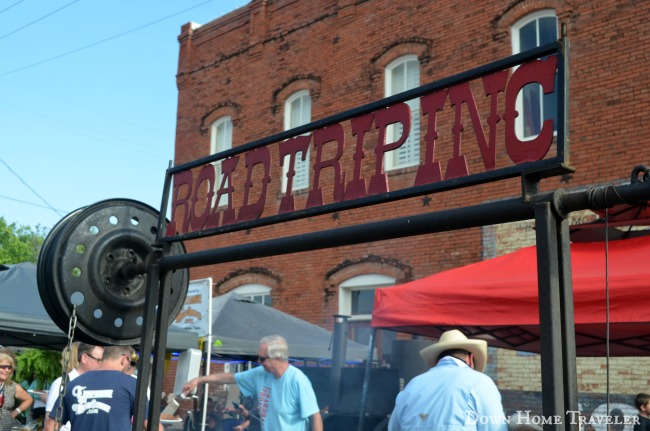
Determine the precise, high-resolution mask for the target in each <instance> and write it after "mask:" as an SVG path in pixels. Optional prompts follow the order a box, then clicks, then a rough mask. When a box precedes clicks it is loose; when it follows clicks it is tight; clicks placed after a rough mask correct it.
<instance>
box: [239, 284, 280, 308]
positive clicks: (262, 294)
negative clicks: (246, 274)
mask: <svg viewBox="0 0 650 431" xmlns="http://www.w3.org/2000/svg"><path fill="white" fill-rule="evenodd" d="M233 292H235V293H237V294H239V295H241V296H245V297H246V298H248V299H250V300H251V301H255V302H259V303H260V304H264V305H268V306H269V307H271V306H272V305H273V304H272V303H271V288H270V287H268V286H265V285H263V284H253V283H251V284H243V285H241V286H239V287H237V288H236V289H233Z"/></svg>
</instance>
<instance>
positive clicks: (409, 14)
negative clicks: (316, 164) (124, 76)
mask: <svg viewBox="0 0 650 431" xmlns="http://www.w3.org/2000/svg"><path fill="white" fill-rule="evenodd" d="M649 16H650V2H646V1H618V0H617V1H615V0H605V1H602V2H596V3H593V2H578V1H562V0H522V1H498V0H482V1H478V0H467V1H464V2H461V3H458V2H455V1H438V2H432V1H429V0H390V1H389V0H321V1H305V0H303V1H298V0H252V1H251V2H250V3H249V4H248V5H246V6H245V7H242V8H240V9H238V10H235V11H233V12H231V13H229V14H227V15H226V16H223V17H220V18H217V19H215V20H214V21H212V22H210V23H205V24H203V25H196V24H194V23H189V24H187V25H185V26H184V27H183V28H182V31H181V34H180V36H179V43H180V55H179V66H178V76H177V84H178V91H179V101H178V117H177V131H176V133H177V135H176V156H175V164H176V165H180V164H183V163H186V162H189V161H193V160H196V159H200V158H203V157H206V156H208V155H210V154H214V153H218V152H220V151H224V150H228V149H229V148H232V147H237V146H240V145H243V144H246V143H249V142H252V141H255V140H258V139H261V138H264V137H266V136H270V135H274V134H277V133H280V132H282V131H283V130H288V129H291V128H294V127H297V126H300V125H303V124H307V123H309V122H311V121H315V120H318V119H322V118H325V117H328V116H331V115H334V114H337V113H339V112H342V111H345V110H349V109H352V108H354V107H357V106H361V105H364V104H367V103H370V102H373V101H376V100H379V99H382V98H384V97H386V96H390V95H393V94H397V93H400V92H402V91H405V90H408V89H410V88H414V87H416V86H419V85H423V84H426V83H430V82H434V81H437V80H440V79H442V78H445V77H448V76H452V75H455V74H457V73H460V72H462V71H466V70H469V69H472V68H475V67H478V66H481V65H483V64H487V63H490V62H493V61H495V60H498V59H502V58H505V57H508V56H510V55H512V54H513V53H518V52H520V51H523V50H526V49H529V48H531V47H535V46H538V45H539V44H542V43H546V42H549V41H552V40H555V39H556V38H557V37H558V35H559V33H560V31H561V30H560V29H561V28H562V26H564V27H565V28H566V34H567V37H568V39H569V41H570V43H571V55H570V106H569V110H570V137H571V165H572V166H573V167H575V173H571V174H566V175H563V176H559V177H552V178H548V179H545V180H543V181H542V183H541V186H542V188H543V189H544V190H554V189H557V188H566V189H569V190H581V189H584V188H586V187H588V186H593V185H600V184H611V183H616V184H618V183H624V182H629V174H630V171H631V169H632V167H634V166H635V165H637V164H640V163H644V162H647V161H648V156H649V155H650V151H649V150H648V149H647V146H646V140H647V137H646V136H645V133H646V132H647V131H648V130H649V129H650V126H649V125H648V124H649V123H648V121H646V120H647V118H648V114H647V113H648V111H649V108H650V90H649V88H650V85H649V84H650V77H649V74H648V73H647V66H646V65H647V64H648V61H650V49H648V44H649V42H650V23H649V20H648V17H649ZM475 94H478V93H475ZM523 98H524V99H525V101H524V103H525V104H526V106H527V108H522V110H523V111H524V114H523V115H522V118H521V119H520V121H518V123H517V126H516V127H517V133H518V134H519V136H521V137H523V138H526V137H530V136H535V134H536V133H538V132H539V128H540V125H541V121H542V120H543V119H545V118H549V117H550V116H551V117H552V116H553V115H554V113H553V110H552V109H551V110H549V109H548V108H549V106H552V105H551V101H549V100H547V99H546V98H544V97H539V86H537V87H534V88H531V89H530V90H529V91H528V92H526V95H525V96H524V97H523ZM478 99H480V97H478V96H477V103H479V105H480V106H482V107H485V103H487V102H486V101H485V100H478ZM409 106H410V107H411V109H412V112H413V117H412V121H413V122H412V130H413V131H414V132H413V133H412V134H411V135H410V137H409V140H408V141H407V142H406V143H405V144H404V145H403V146H402V147H400V149H399V151H395V152H394V153H396V154H391V155H390V156H388V157H387V158H386V160H385V170H386V173H387V175H388V181H389V183H390V184H391V187H395V188H400V187H405V185H407V184H412V183H413V178H414V176H415V175H416V172H417V167H418V165H419V163H420V160H421V158H422V157H423V153H424V146H423V144H422V138H423V136H419V132H421V131H422V130H424V121H423V123H422V124H420V117H421V115H422V113H421V112H419V107H418V104H417V103H416V102H409ZM451 112H452V111H448V112H447V113H446V114H445V113H444V112H443V113H442V114H441V115H440V116H439V118H438V121H439V125H438V131H439V132H440V137H439V143H438V147H437V148H436V151H437V153H438V160H443V161H444V160H447V159H448V158H450V157H451V152H452V142H453V137H452V131H451V129H452V124H453V115H452V114H451ZM481 112H487V109H483V111H481ZM466 121H467V123H466V124H467V127H469V119H467V120H466ZM389 133H395V134H397V133H399V131H398V130H391V131H389ZM423 134H424V133H422V135H423ZM369 136H372V132H371V133H370V134H369ZM463 138H464V139H463V144H464V149H467V150H466V151H467V154H466V155H467V157H468V164H469V167H470V170H472V169H480V168H479V167H478V166H479V165H480V163H481V159H480V156H479V155H478V153H477V154H474V153H473V152H478V150H477V145H476V142H475V140H474V141H473V139H475V138H473V137H472V136H471V133H466V134H465V135H464V136H463ZM497 142H501V141H498V140H497ZM311 157H313V155H312V156H311ZM503 157H504V156H501V155H500V156H498V159H497V164H501V163H503V162H504V161H503V160H501V159H499V158H503ZM216 169H217V174H219V172H220V171H219V169H220V168H219V167H217V168H216ZM364 169H368V170H370V169H371V167H364ZM309 175H310V173H309V172H308V170H307V169H306V168H305V167H304V166H303V165H300V164H298V166H297V168H296V176H295V177H294V184H293V193H294V195H295V199H296V207H298V208H303V207H304V206H305V200H306V199H307V195H308V193H307V192H308V190H309V184H310V178H309ZM443 175H444V163H443ZM368 176H370V175H368ZM283 181H286V177H285V180H283V179H280V178H273V181H271V183H270V185H269V196H273V197H274V199H270V200H267V203H266V205H267V206H272V207H277V206H278V205H279V204H280V203H279V202H280V200H281V198H282V196H283V192H282V191H283V190H284V188H285V187H286V185H285V184H284V183H283ZM324 182H325V183H327V181H324ZM330 183H332V181H331V180H330ZM328 191H329V192H330V193H331V190H328ZM520 195H521V183H520V180H518V179H514V180H505V181H500V182H498V183H493V184H487V185H481V186H476V187H472V188H470V189H459V190H454V191H448V192H444V193H437V194H432V195H428V196H425V197H419V198H412V199H407V200H404V201H400V202H398V203H388V204H382V205H379V206H372V207H367V208H359V209H354V210H350V211H345V212H341V213H334V214H330V215H320V216H314V217H309V218H305V219H301V220H295V221H292V222H289V223H280V224H276V225H272V226H266V227H261V228H255V229H252V230H246V231H242V232H233V233H227V234H224V235H218V236H213V237H207V238H202V239H196V240H191V241H187V242H186V247H187V248H188V250H189V251H197V250H206V249H213V248H217V247H222V246H224V245H234V244H243V243H250V242H256V241H261V240H266V239H271V238H280V237H284V236H287V235H297V234H301V233H307V232H313V231H321V230H326V229H333V228H337V227H342V226H354V225H357V224H359V223H361V222H366V221H372V220H384V219H387V218H394V217H401V216H408V215H416V214H420V213H423V212H432V211H438V210H443V209H449V208H460V207H464V206H468V205H475V204H480V203H486V202H490V201H494V200H498V199H503V198H512V197H517V196H520ZM219 204H220V205H221V204H222V203H221V202H219ZM581 217H584V218H587V219H588V218H589V217H591V215H590V214H582V215H581ZM533 242H534V225H533V223H518V224H509V225H503V226H498V227H494V226H491V227H484V228H472V229H464V230H462V231H453V232H444V233H438V234H431V235H422V236H416V237H412V238H401V239H395V240H388V241H380V242H373V243H366V244H358V245H353V246H344V247H338V248H331V249H325V250H320V251H314V252H305V253H297V254H288V255H280V256H275V257H272V258H255V259H250V260H245V261H239V262H232V263H225V264H220V265H210V266H202V267H196V268H192V269H191V279H199V278H206V277H211V278H212V279H213V282H214V285H213V295H215V296H216V295H220V294H224V293H227V292H230V291H233V290H235V291H238V292H240V293H242V294H246V295H250V296H252V297H255V298H256V299H257V300H260V301H265V302H266V303H267V304H272V306H273V307H276V308H278V309H280V310H282V311H285V312H287V313H290V314H292V315H294V316H296V317H299V318H301V319H304V320H307V321H310V322H312V323H315V324H318V325H321V326H323V327H325V328H328V329H331V328H332V324H333V319H332V315H335V314H345V315H351V316H352V317H351V319H350V322H351V336H352V337H353V338H354V339H356V340H357V341H359V342H363V343H365V341H366V340H367V337H368V333H369V329H368V326H369V313H370V310H371V300H372V292H373V289H375V288H378V287H382V286H388V285H393V284H399V283H402V282H405V281H410V280H414V279H417V278H421V277H424V276H427V275H430V274H433V273H436V272H439V271H444V270H447V269H451V268H455V267H458V266H462V265H466V264H469V263H472V262H476V261H479V260H481V259H484V258H487V257H492V256H494V255H499V254H503V253H507V252H510V251H512V250H514V249H517V248H519V247H522V246H525V245H530V244H532V243H533ZM395 337H396V335H395V334H394V333H391V332H389V331H383V332H382V333H380V336H379V339H378V345H379V348H380V349H381V352H382V355H383V359H384V360H386V361H388V362H389V361H390V355H391V341H392V340H393V339H394V338H395ZM620 361H621V362H619V363H620V364H623V365H620V366H619V367H618V368H616V369H617V370H619V371H616V373H615V374H614V375H612V388H611V389H610V391H611V392H612V394H614V396H615V397H618V398H616V399H618V400H620V401H621V402H625V403H628V404H632V398H633V396H634V394H636V393H637V392H640V391H648V388H647V387H648V383H649V381H648V377H647V376H648V371H650V370H649V368H648V365H649V364H647V362H645V361H642V362H641V364H642V366H641V367H639V366H635V367H631V366H629V363H628V364H627V365H626V363H625V360H620ZM636 361H637V362H638V359H637V360H636ZM602 368H603V362H602V361H601V360H582V359H581V360H580V361H579V374H580V382H579V385H580V391H581V402H583V405H584V406H585V408H587V409H591V410H593V409H594V408H595V407H596V406H597V405H598V404H600V403H602V402H604V399H605V398H604V395H603V393H604V392H605V391H604V389H603V386H602V380H599V379H600V378H602V375H601V376H600V377H598V378H595V377H593V376H594V375H596V374H600V373H601V372H602ZM522 370H523V371H522ZM489 372H490V373H491V375H492V377H493V378H494V379H495V381H497V383H498V384H499V386H500V388H501V390H502V391H503V392H504V394H505V395H504V400H505V402H506V409H507V410H510V411H512V410H514V409H515V408H522V407H523V408H532V409H533V410H536V411H539V409H540V407H541V406H540V405H539V400H540V398H539V394H538V391H539V388H540V386H539V382H538V379H535V378H532V379H531V377H530V376H531V374H532V375H535V373H537V375H539V358H538V357H537V356H536V355H532V356H531V355H521V354H518V353H515V352H509V351H497V350H494V349H493V350H492V351H491V364H490V368H489ZM637 372H638V373H637ZM633 373H634V374H633ZM517 403H519V404H517Z"/></svg>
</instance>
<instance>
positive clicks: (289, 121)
mask: <svg viewBox="0 0 650 431" xmlns="http://www.w3.org/2000/svg"><path fill="white" fill-rule="evenodd" d="M310 122H311V97H310V96H309V91H307V90H301V91H297V92H295V93H293V94H292V95H291V96H289V97H288V98H287V100H286V101H285V102H284V130H290V129H293V128H295V127H298V126H302V125H305V124H308V123H310ZM288 158H289V156H287V157H286V160H285V161H284V164H283V171H282V173H283V175H282V189H283V190H286V187H287V171H288V167H289V161H288ZM295 170H296V175H295V176H294V177H293V187H292V191H293V190H302V189H306V188H308V187H309V151H307V154H306V155H305V160H302V153H298V154H297V155H296V165H295Z"/></svg>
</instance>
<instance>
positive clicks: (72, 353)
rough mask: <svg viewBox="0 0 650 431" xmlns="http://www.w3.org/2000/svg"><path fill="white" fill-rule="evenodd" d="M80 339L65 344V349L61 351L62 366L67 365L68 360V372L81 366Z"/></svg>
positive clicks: (66, 370)
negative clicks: (79, 355) (68, 344)
mask: <svg viewBox="0 0 650 431" xmlns="http://www.w3.org/2000/svg"><path fill="white" fill-rule="evenodd" d="M78 352H79V341H74V342H72V344H71V345H70V346H65V347H64V348H63V351H61V367H63V366H65V362H66V361H67V362H68V366H67V368H66V369H65V372H66V373H69V372H70V371H72V370H74V369H75V368H77V367H78V366H79V358H78V354H79V353H78Z"/></svg>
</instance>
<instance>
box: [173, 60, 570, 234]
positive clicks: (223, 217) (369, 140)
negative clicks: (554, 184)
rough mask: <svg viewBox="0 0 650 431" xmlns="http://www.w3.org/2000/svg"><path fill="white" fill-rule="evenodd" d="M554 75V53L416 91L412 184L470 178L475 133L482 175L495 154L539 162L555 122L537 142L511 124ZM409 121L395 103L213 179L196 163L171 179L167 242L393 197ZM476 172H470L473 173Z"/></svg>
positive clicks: (231, 165)
mask: <svg viewBox="0 0 650 431" xmlns="http://www.w3.org/2000/svg"><path fill="white" fill-rule="evenodd" d="M557 69H558V55H549V56H547V57H546V58H545V59H532V60H530V61H528V62H524V63H521V64H519V65H518V67H517V68H516V69H514V70H513V69H511V68H508V69H504V70H491V71H489V73H485V74H483V75H481V76H479V77H478V78H475V82H474V81H461V82H455V83H453V85H449V86H448V87H446V88H439V87H437V88H434V90H432V91H429V92H426V93H423V94H418V96H417V97H418V99H417V101H418V104H419V110H420V115H421V117H422V118H421V122H420V123H421V124H420V126H419V127H420V132H421V135H422V139H421V141H422V142H421V145H420V147H421V149H422V150H423V151H421V154H420V164H419V165H418V166H417V167H416V169H414V172H415V175H413V177H412V178H413V183H412V187H425V188H426V187H429V186H431V185H436V184H440V185H444V184H445V182H447V181H451V180H456V181H458V179H466V178H469V177H471V176H472V175H474V174H476V173H481V172H470V168H469V167H468V159H467V148H466V145H467V144H465V143H464V142H463V137H464V134H467V133H472V134H471V135H467V136H466V137H470V138H471V139H470V141H469V142H471V143H472V145H473V146H474V147H473V148H474V149H476V153H477V154H479V155H480V162H482V163H480V164H481V165H482V168H481V169H482V173H483V174H484V176H485V173H490V172H492V171H498V170H499V169H500V168H503V167H502V166H498V165H497V160H498V157H497V156H498V154H505V155H507V158H508V159H509V160H510V161H511V162H512V163H511V165H510V166H513V165H514V166H516V165H522V164H525V163H531V162H538V161H540V160H543V159H544V158H545V157H546V156H547V153H548V151H549V149H550V148H551V145H552V143H553V139H554V129H555V125H554V124H553V122H554V120H553V119H544V121H543V124H542V127H541V131H540V133H539V134H538V135H537V136H536V137H533V138H532V139H528V140H524V139H522V138H521V137H519V136H518V135H517V127H516V122H517V117H518V116H520V115H521V113H520V112H519V110H520V109H521V108H520V107H518V105H517V99H518V97H521V93H522V90H523V89H524V87H525V86H526V85H529V84H534V85H538V86H539V88H541V90H542V91H543V93H544V94H548V93H552V92H555V91H556V88H555V85H556V84H555V83H556V76H557V73H558V72H557ZM479 78H480V80H479ZM422 88H424V87H422ZM479 88H480V91H479V90H478V89H479ZM479 93H480V94H479ZM477 96H479V97H481V104H479V103H477ZM369 106H370V105H369ZM481 106H482V108H480V107H481ZM412 115H413V114H412V112H411V108H410V107H409V104H407V103H405V102H395V103H392V104H388V105H385V106H379V107H378V108H377V109H374V110H370V111H368V112H364V113H362V114H360V115H356V116H351V117H348V118H347V119H345V120H344V121H333V122H332V121H330V122H327V121H324V122H321V124H322V123H325V124H327V125H326V126H320V127H315V128H314V129H312V130H311V131H310V132H309V133H302V134H300V135H298V136H290V137H289V138H287V139H283V140H281V141H279V142H276V143H277V145H275V149H273V146H271V145H265V146H259V147H257V148H253V149H250V150H248V151H245V152H243V153H240V154H236V155H231V156H230V157H227V158H221V159H219V160H217V161H216V162H217V163H219V166H220V169H219V171H217V172H219V173H220V175H219V176H218V177H217V176H216V174H215V165H214V164H213V163H215V162H214V161H213V162H210V163H206V164H203V165H202V166H200V169H199V166H194V167H192V168H190V169H187V170H183V171H180V172H174V173H173V180H174V181H173V189H172V191H171V223H170V224H169V228H168V230H167V232H166V236H167V237H175V236H179V235H186V234H191V233H197V232H202V231H206V230H215V229H217V230H218V229H220V228H225V227H229V226H232V225H235V224H239V223H249V224H250V223H251V222H255V221H258V220H261V219H264V218H266V217H276V218H277V217H278V216H283V215H290V214H292V213H295V212H297V211H298V212H299V211H305V210H312V211H317V210H318V209H319V208H321V207H323V208H325V207H327V208H326V209H329V210H331V209H332V208H333V207H335V206H336V205H345V204H346V203H354V202H355V201H358V200H363V199H369V198H372V197H377V199H380V198H379V197H381V196H383V195H390V193H391V192H393V191H392V190H391V189H390V185H389V176H388V175H387V173H386V170H385V160H386V157H387V155H389V154H391V153H392V152H394V151H396V150H397V149H399V148H400V147H402V146H403V145H404V143H405V142H406V141H407V139H408V138H409V136H411V135H412V134H413V133H414V131H413V130H411V126H412ZM442 115H446V116H447V120H446V121H447V124H449V125H450V126H451V127H450V130H449V129H446V130H444V131H442V130H439V129H438V127H439V125H438V121H439V119H440V118H441V116H442ZM333 118H335V117H333ZM499 136H501V139H502V140H501V141H499ZM441 138H444V140H442V141H441ZM464 144H465V146H464ZM441 145H442V147H441ZM476 147H478V148H476ZM369 148H372V152H371V151H370V150H369ZM308 152H309V154H310V157H309V160H308V163H309V178H310V188H309V190H308V193H307V194H306V197H304V196H303V197H302V198H301V204H300V206H298V205H297V200H296V195H295V193H294V191H293V189H294V187H293V184H294V179H295V175H296V166H297V163H298V161H299V160H306V155H307V154H308ZM440 153H445V154H447V155H446V157H445V159H440V156H439V154H440ZM501 159H502V160H504V158H501ZM475 164H476V163H475ZM443 166H444V170H443ZM506 167H507V166H506ZM473 169H474V171H476V169H477V168H476V166H474V167H473ZM283 173H284V175H285V178H284V182H283V181H282V175H283ZM468 183H471V181H468ZM282 184H284V186H283V187H284V188H282ZM427 192H428V193H430V192H431V190H429V191H427ZM271 196H272V197H271ZM276 196H277V198H276ZM278 198H279V199H278ZM351 206H352V205H350V207H351ZM323 212H327V211H325V210H324V211H323Z"/></svg>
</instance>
